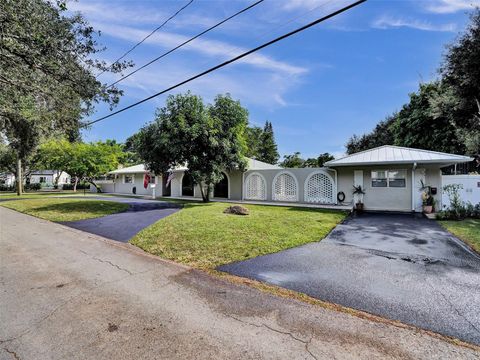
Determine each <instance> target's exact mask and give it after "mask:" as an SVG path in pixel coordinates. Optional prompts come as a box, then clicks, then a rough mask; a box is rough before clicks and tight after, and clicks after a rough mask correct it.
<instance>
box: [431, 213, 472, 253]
mask: <svg viewBox="0 0 480 360" xmlns="http://www.w3.org/2000/svg"><path fill="white" fill-rule="evenodd" d="M439 223H440V225H442V226H443V227H444V228H445V229H447V230H448V231H450V232H451V233H452V234H454V235H455V236H457V237H458V238H460V239H462V240H463V241H465V242H466V243H467V244H468V245H470V246H471V247H472V248H473V249H475V250H476V251H477V252H480V220H479V219H466V220H461V221H446V220H442V221H439Z"/></svg>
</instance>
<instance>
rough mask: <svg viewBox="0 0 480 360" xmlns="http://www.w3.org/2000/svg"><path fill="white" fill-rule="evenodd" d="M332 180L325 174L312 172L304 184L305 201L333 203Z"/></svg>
mask: <svg viewBox="0 0 480 360" xmlns="http://www.w3.org/2000/svg"><path fill="white" fill-rule="evenodd" d="M333 196H334V190H333V182H332V180H331V179H330V178H329V177H328V176H327V175H325V174H322V173H317V174H313V175H312V176H311V177H310V178H309V179H308V181H307V184H306V186H305V201H306V202H313V203H321V204H332V203H334V202H335V201H334V199H333Z"/></svg>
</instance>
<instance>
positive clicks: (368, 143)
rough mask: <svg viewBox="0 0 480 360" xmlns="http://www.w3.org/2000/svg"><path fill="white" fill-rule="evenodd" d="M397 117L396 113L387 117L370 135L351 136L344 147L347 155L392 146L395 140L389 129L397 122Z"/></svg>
mask: <svg viewBox="0 0 480 360" xmlns="http://www.w3.org/2000/svg"><path fill="white" fill-rule="evenodd" d="M397 116H398V115H397V114H396V113H394V114H392V115H390V116H387V117H386V118H385V120H383V121H380V122H379V123H378V124H377V125H376V126H375V128H374V129H373V130H372V131H371V132H370V133H367V134H364V135H361V136H358V135H353V136H352V137H351V138H350V139H349V140H348V142H347V144H346V146H345V147H346V150H347V154H353V153H356V152H360V151H364V150H368V149H372V148H375V147H378V146H383V145H393V143H394V142H395V138H394V135H393V133H392V130H391V127H392V125H393V124H394V123H395V121H396V120H397Z"/></svg>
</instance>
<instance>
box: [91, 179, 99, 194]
mask: <svg viewBox="0 0 480 360" xmlns="http://www.w3.org/2000/svg"><path fill="white" fill-rule="evenodd" d="M88 182H89V183H90V184H92V185H93V186H95V189H96V190H97V193H101V192H102V191H101V190H100V191H99V189H98V186H97V184H95V182H94V181H93V180H92V179H88Z"/></svg>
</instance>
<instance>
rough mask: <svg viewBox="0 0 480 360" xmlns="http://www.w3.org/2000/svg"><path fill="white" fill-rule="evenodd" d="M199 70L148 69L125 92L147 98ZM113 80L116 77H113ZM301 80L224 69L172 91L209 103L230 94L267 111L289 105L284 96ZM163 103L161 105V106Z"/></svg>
mask: <svg viewBox="0 0 480 360" xmlns="http://www.w3.org/2000/svg"><path fill="white" fill-rule="evenodd" d="M196 72H197V69H194V68H187V67H185V66H182V65H181V64H164V65H162V67H161V71H158V69H146V70H144V71H141V72H138V73H137V74H135V75H133V76H131V77H130V78H127V79H126V80H124V81H123V82H122V83H121V86H122V87H123V88H125V90H126V91H125V93H126V94H128V95H129V96H130V97H134V98H138V99H141V98H144V97H145V96H149V95H152V94H154V93H156V92H157V91H160V90H162V89H164V88H167V87H169V86H171V85H173V84H175V83H177V82H178V81H179V80H182V79H186V78H188V77H190V76H191V75H193V74H195V73H196ZM107 80H109V81H111V80H113V76H112V75H111V74H109V78H108V79H107ZM299 83H300V80H299V79H298V77H297V76H295V75H290V76H289V75H286V76H285V75H284V76H278V75H277V74H275V73H273V74H272V73H268V72H265V71H260V70H259V71H250V72H248V73H245V72H244V71H241V70H239V71H236V70H235V69H227V68H225V69H224V70H220V71H218V72H213V73H210V74H208V75H206V76H204V77H201V78H198V79H196V80H194V81H192V82H190V83H187V84H185V85H183V86H182V87H179V88H177V89H175V90H173V91H172V93H176V92H183V91H186V90H191V91H192V92H193V93H195V94H199V95H201V96H202V97H204V99H205V100H206V101H207V102H211V101H213V99H214V97H215V96H216V95H217V94H224V93H227V92H228V93H230V94H231V95H232V97H233V98H235V99H240V100H241V101H242V102H245V103H248V104H255V105H260V106H263V107H265V108H267V109H268V108H271V109H273V108H276V107H283V106H287V105H289V103H288V102H287V101H286V100H284V97H285V96H286V94H287V93H288V91H290V90H291V89H292V88H293V87H295V86H296V85H298V84H299ZM161 104H162V101H161V100H159V102H158V103H157V105H161Z"/></svg>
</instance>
